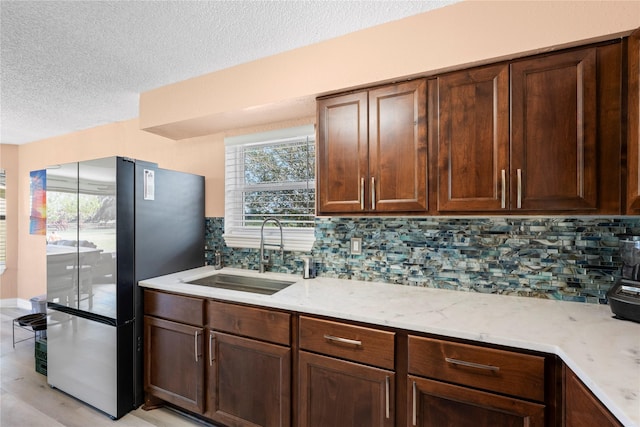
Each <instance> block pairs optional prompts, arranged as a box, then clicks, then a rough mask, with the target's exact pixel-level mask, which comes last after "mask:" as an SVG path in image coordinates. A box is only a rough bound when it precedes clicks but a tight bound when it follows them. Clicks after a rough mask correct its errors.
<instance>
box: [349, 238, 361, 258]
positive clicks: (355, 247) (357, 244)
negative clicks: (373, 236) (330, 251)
mask: <svg viewBox="0 0 640 427" xmlns="http://www.w3.org/2000/svg"><path fill="white" fill-rule="evenodd" d="M360 254H362V237H352V238H351V255H360Z"/></svg>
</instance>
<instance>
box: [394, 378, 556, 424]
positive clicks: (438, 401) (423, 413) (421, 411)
mask: <svg viewBox="0 0 640 427" xmlns="http://www.w3.org/2000/svg"><path fill="white" fill-rule="evenodd" d="M407 385H408V387H407V395H408V396H410V399H409V402H410V405H409V414H408V421H409V422H408V425H409V426H420V427H496V426H500V427H544V426H545V417H544V413H545V406H544V405H542V404H538V403H532V402H528V401H525V400H522V399H516V398H512V397H507V396H500V395H497V394H493V393H487V392H484V391H479V390H475V389H472V388H468V387H462V386H457V385H452V384H446V383H443V382H440V381H434V380H429V379H426V378H421V377H417V376H413V375H409V376H408V381H407Z"/></svg>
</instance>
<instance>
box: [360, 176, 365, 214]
mask: <svg viewBox="0 0 640 427" xmlns="http://www.w3.org/2000/svg"><path fill="white" fill-rule="evenodd" d="M360 210H361V211H363V210H364V178H360Z"/></svg>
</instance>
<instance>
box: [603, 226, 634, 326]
mask: <svg viewBox="0 0 640 427" xmlns="http://www.w3.org/2000/svg"><path fill="white" fill-rule="evenodd" d="M619 245H620V258H622V262H623V265H622V278H621V279H620V280H618V281H617V282H616V284H615V285H613V287H612V288H611V289H609V291H608V292H607V298H608V299H609V307H611V311H612V312H613V314H615V317H617V318H620V319H626V320H632V321H634V322H640V236H621V237H620V243H619Z"/></svg>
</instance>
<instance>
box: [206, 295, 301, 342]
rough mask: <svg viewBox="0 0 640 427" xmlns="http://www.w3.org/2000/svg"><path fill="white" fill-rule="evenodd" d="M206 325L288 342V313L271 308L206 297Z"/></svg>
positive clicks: (265, 339) (238, 333)
mask: <svg viewBox="0 0 640 427" xmlns="http://www.w3.org/2000/svg"><path fill="white" fill-rule="evenodd" d="M207 314H208V318H207V319H208V322H209V323H208V325H209V327H210V328H211V329H215V330H216V331H222V332H229V333H232V334H235V335H242V336H245V337H250V338H256V339H259V340H263V341H269V342H273V343H276V344H282V345H290V343H291V333H290V330H291V329H290V328H291V327H290V325H291V315H290V314H289V313H282V312H279V311H274V310H266V309H262V308H255V307H244V306H241V305H236V304H227V303H223V302H217V301H209V306H208V308H207Z"/></svg>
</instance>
